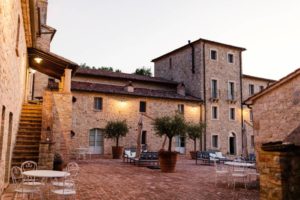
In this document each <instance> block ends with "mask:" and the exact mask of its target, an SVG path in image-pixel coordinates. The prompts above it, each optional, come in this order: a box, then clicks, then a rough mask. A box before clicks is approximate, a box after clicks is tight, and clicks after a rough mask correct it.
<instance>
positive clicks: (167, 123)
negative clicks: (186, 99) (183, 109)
mask: <svg viewBox="0 0 300 200" xmlns="http://www.w3.org/2000/svg"><path fill="white" fill-rule="evenodd" d="M153 126H154V130H155V132H156V135H158V136H160V137H162V136H164V135H165V136H167V137H168V139H169V147H168V150H169V151H171V149H172V138H173V137H175V136H178V135H181V136H185V132H186V122H185V120H184V118H183V116H182V115H179V114H176V115H175V116H173V117H170V116H164V117H159V118H156V119H154V122H153Z"/></svg>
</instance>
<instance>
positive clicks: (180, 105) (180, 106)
mask: <svg viewBox="0 0 300 200" xmlns="http://www.w3.org/2000/svg"><path fill="white" fill-rule="evenodd" d="M178 112H179V113H180V114H184V105H183V104H178Z"/></svg>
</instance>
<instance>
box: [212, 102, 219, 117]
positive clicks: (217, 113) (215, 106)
mask: <svg viewBox="0 0 300 200" xmlns="http://www.w3.org/2000/svg"><path fill="white" fill-rule="evenodd" d="M214 108H216V115H217V117H216V118H214ZM211 120H219V106H217V105H212V106H211Z"/></svg>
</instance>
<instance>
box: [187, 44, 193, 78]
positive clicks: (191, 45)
mask: <svg viewBox="0 0 300 200" xmlns="http://www.w3.org/2000/svg"><path fill="white" fill-rule="evenodd" d="M188 43H189V45H190V47H191V48H192V73H193V74H195V48H194V45H193V43H191V41H190V40H189V41H188Z"/></svg>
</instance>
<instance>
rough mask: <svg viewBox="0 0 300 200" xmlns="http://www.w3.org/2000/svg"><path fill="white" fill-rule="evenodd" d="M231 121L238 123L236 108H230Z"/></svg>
mask: <svg viewBox="0 0 300 200" xmlns="http://www.w3.org/2000/svg"><path fill="white" fill-rule="evenodd" d="M232 109H233V118H232V116H231V114H232V112H231V111H232ZM229 120H230V121H236V109H235V107H230V108H229Z"/></svg>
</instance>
